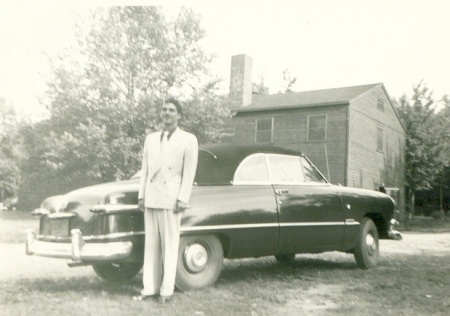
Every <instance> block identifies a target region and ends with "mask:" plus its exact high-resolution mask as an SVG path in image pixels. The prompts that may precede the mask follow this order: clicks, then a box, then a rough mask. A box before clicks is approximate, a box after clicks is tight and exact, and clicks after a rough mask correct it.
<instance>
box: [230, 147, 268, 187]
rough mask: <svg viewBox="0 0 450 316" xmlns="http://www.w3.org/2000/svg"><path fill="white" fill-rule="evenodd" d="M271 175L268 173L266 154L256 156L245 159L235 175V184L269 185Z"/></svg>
mask: <svg viewBox="0 0 450 316" xmlns="http://www.w3.org/2000/svg"><path fill="white" fill-rule="evenodd" d="M268 182H269V173H268V171H267V164H266V157H265V155H264V154H255V155H251V156H249V157H247V158H245V159H244V160H243V161H242V162H241V164H240V165H239V167H238V168H237V170H236V172H235V174H234V181H233V183H234V184H267V183H268Z"/></svg>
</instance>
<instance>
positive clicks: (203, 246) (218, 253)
mask: <svg viewBox="0 0 450 316" xmlns="http://www.w3.org/2000/svg"><path fill="white" fill-rule="evenodd" d="M222 266H223V248H222V244H221V243H220V241H219V239H218V238H217V237H216V236H212V235H206V236H183V237H181V239H180V247H179V251H178V266H177V275H176V280H175V285H176V287H177V288H178V289H179V290H181V291H189V290H194V289H200V288H204V287H207V286H210V285H212V284H214V283H215V282H216V281H217V279H218V278H219V275H220V272H221V271H222Z"/></svg>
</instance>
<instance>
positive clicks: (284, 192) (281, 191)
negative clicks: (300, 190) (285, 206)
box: [275, 190, 289, 195]
mask: <svg viewBox="0 0 450 316" xmlns="http://www.w3.org/2000/svg"><path fill="white" fill-rule="evenodd" d="M275 193H276V194H277V195H283V194H287V193H289V190H275Z"/></svg>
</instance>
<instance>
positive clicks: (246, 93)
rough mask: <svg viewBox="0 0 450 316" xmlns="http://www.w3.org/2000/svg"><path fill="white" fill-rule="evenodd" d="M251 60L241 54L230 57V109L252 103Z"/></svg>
mask: <svg viewBox="0 0 450 316" xmlns="http://www.w3.org/2000/svg"><path fill="white" fill-rule="evenodd" d="M252 68H253V59H252V58H251V57H250V56H247V55H244V54H241V55H235V56H232V57H231V75H230V99H231V107H232V108H238V107H243V106H247V105H249V104H251V103H252Z"/></svg>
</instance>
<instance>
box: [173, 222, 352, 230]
mask: <svg viewBox="0 0 450 316" xmlns="http://www.w3.org/2000/svg"><path fill="white" fill-rule="evenodd" d="M344 225H348V224H346V223H344V222H308V223H280V224H278V223H263V224H234V225H208V226H191V227H181V231H182V232H189V231H201V230H223V229H243V228H273V227H298V226H303V227H305V226H344ZM352 225H359V223H358V222H355V223H354V224H352Z"/></svg>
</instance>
